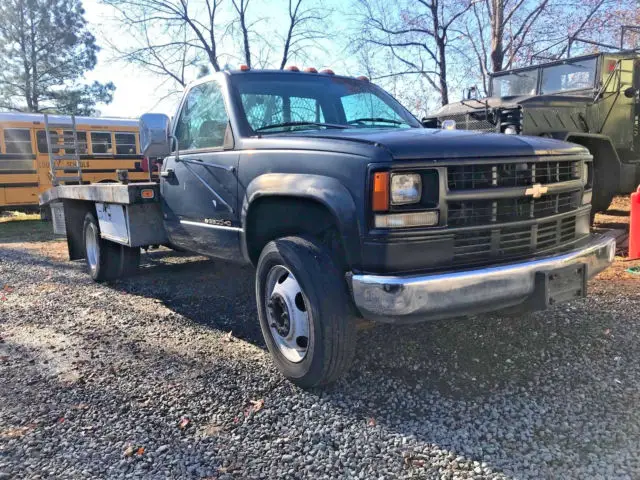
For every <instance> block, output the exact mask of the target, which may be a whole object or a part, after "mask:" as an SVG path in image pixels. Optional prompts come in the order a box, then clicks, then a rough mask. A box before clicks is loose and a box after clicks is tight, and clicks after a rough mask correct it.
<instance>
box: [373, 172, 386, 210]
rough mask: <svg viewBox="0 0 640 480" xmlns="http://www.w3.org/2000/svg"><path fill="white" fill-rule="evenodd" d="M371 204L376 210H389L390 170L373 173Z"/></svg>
mask: <svg viewBox="0 0 640 480" xmlns="http://www.w3.org/2000/svg"><path fill="white" fill-rule="evenodd" d="M371 204H372V207H373V211H374V212H386V211H387V210H389V172H377V173H374V174H373V193H372V199H371Z"/></svg>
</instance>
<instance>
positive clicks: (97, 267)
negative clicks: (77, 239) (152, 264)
mask: <svg viewBox="0 0 640 480" xmlns="http://www.w3.org/2000/svg"><path fill="white" fill-rule="evenodd" d="M82 238H83V241H84V252H85V260H86V262H87V269H88V270H89V275H91V278H93V279H94V280H95V281H96V282H104V281H107V280H115V279H117V278H120V277H126V276H128V275H132V274H133V273H135V271H136V270H137V269H138V266H139V265H140V249H139V248H131V247H127V246H126V245H120V244H119V243H114V242H110V241H109V240H105V239H103V238H102V237H101V236H100V225H99V224H98V221H97V220H96V217H95V215H94V214H93V213H92V212H88V213H87V214H86V215H85V217H84V225H83V228H82Z"/></svg>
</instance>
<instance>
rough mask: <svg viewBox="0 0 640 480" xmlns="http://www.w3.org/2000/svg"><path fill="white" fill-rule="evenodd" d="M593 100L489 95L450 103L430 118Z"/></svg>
mask: <svg viewBox="0 0 640 480" xmlns="http://www.w3.org/2000/svg"><path fill="white" fill-rule="evenodd" d="M589 102H593V97H589V96H584V95H563V94H553V95H518V96H511V97H488V98H483V99H480V100H464V101H462V102H455V103H449V104H447V105H445V106H444V107H442V108H440V110H438V111H437V112H435V113H433V114H430V115H429V116H428V118H440V117H447V116H450V115H459V114H462V113H467V112H482V111H483V110H485V109H487V108H488V109H494V108H505V109H508V108H517V107H520V106H523V107H525V106H528V107H533V106H543V107H544V106H546V107H551V106H559V105H566V104H572V105H575V104H576V103H589Z"/></svg>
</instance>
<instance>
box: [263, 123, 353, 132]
mask: <svg viewBox="0 0 640 480" xmlns="http://www.w3.org/2000/svg"><path fill="white" fill-rule="evenodd" d="M282 127H326V128H347V127H346V126H344V125H338V124H336V123H322V122H282V123H273V124H271V125H265V126H263V127H259V128H255V129H254V131H256V132H262V131H263V130H271V129H272V128H282Z"/></svg>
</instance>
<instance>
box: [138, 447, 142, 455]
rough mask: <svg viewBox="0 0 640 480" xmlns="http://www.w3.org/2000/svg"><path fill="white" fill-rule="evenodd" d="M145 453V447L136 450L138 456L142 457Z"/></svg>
mask: <svg viewBox="0 0 640 480" xmlns="http://www.w3.org/2000/svg"><path fill="white" fill-rule="evenodd" d="M143 453H144V447H138V450H136V455H142V454H143Z"/></svg>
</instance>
